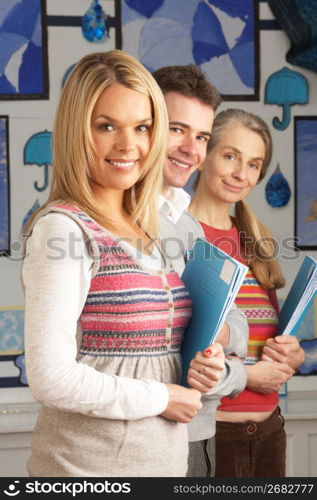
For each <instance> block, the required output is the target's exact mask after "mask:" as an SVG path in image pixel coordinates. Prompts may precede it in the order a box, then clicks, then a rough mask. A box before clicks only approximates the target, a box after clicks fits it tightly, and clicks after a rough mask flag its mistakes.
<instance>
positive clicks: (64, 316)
mask: <svg viewBox="0 0 317 500" xmlns="http://www.w3.org/2000/svg"><path fill="white" fill-rule="evenodd" d="M93 264H94V261H93V258H92V256H91V255H90V254H89V253H88V251H87V249H86V245H85V242H84V238H83V233H82V230H81V229H80V227H79V226H78V224H76V222H75V221H73V220H72V219H71V218H70V217H67V216H65V215H63V214H57V213H50V214H48V215H46V216H44V217H42V218H41V219H39V220H38V221H37V223H36V224H35V226H34V228H33V232H32V235H31V236H30V238H29V239H28V241H27V245H26V257H25V259H24V262H23V267H22V282H23V286H24V290H25V352H26V354H25V358H26V374H27V379H28V383H29V386H30V389H31V392H32V394H33V396H34V398H35V399H36V400H37V401H39V402H41V403H42V404H43V405H45V406H48V407H55V408H58V409H61V410H65V411H68V412H79V413H83V414H86V415H91V416H96V417H100V418H103V417H105V418H109V419H127V420H135V419H141V418H144V417H148V416H154V415H159V414H160V413H162V412H163V411H164V409H165V408H166V407H167V404H168V391H167V388H166V386H165V384H163V383H160V382H157V381H155V380H148V379H146V380H145V379H133V378H128V377H118V376H115V375H109V374H106V373H102V372H99V371H97V370H95V369H94V368H93V367H90V366H88V365H86V364H85V363H79V362H78V361H77V360H76V355H77V342H78V341H79V337H80V325H79V318H80V315H81V311H82V309H83V306H84V304H85V300H86V297H87V294H88V291H89V288H90V283H91V278H92V271H93Z"/></svg>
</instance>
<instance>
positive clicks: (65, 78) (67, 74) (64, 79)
mask: <svg viewBox="0 0 317 500" xmlns="http://www.w3.org/2000/svg"><path fill="white" fill-rule="evenodd" d="M75 66H76V63H75V64H72V65H71V66H69V68H67V70H66V71H65V73H64V76H63V79H62V87H64V85H65V82H66V80H67V78H68V77H69V75H70V73H71V72H72V70H73V69H74V68H75Z"/></svg>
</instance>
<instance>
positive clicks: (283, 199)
mask: <svg viewBox="0 0 317 500" xmlns="http://www.w3.org/2000/svg"><path fill="white" fill-rule="evenodd" d="M265 196H266V201H267V202H268V204H269V205H271V207H284V206H285V205H287V203H288V202H289V199H290V197H291V190H290V187H289V184H288V182H287V180H286V179H285V177H284V175H283V174H282V172H281V170H280V165H279V163H278V164H277V167H276V169H275V172H274V173H273V174H272V175H271V177H270V178H269V180H268V182H267V184H266V186H265Z"/></svg>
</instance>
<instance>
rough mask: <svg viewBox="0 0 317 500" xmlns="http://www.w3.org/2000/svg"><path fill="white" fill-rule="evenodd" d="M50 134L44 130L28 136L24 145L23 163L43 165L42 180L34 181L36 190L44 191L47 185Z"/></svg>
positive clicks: (50, 160)
mask: <svg viewBox="0 0 317 500" xmlns="http://www.w3.org/2000/svg"><path fill="white" fill-rule="evenodd" d="M51 136H52V133H51V132H48V131H47V130H44V131H43V132H38V133H37V134H34V135H32V136H31V137H30V139H29V140H28V141H27V142H26V144H25V146H24V153H23V161H24V165H34V164H35V165H38V166H39V167H43V166H44V182H43V184H42V185H39V184H38V182H37V181H36V182H34V187H35V189H36V190H37V191H44V190H45V189H46V188H47V186H48V180H49V175H48V166H49V165H51V163H52V152H51Z"/></svg>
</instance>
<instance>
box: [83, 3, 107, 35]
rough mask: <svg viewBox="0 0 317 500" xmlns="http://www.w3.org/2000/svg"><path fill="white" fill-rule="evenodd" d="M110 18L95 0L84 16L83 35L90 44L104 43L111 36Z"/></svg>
mask: <svg viewBox="0 0 317 500" xmlns="http://www.w3.org/2000/svg"><path fill="white" fill-rule="evenodd" d="M109 21H110V20H109V16H107V15H106V13H105V12H104V11H103V9H102V7H101V5H100V3H99V1H98V0H93V2H92V3H91V5H90V7H89V9H88V10H87V12H86V13H85V15H84V16H83V20H82V33H83V35H84V37H85V38H86V40H88V42H104V41H105V40H106V38H107V37H108V36H109V27H110V24H109Z"/></svg>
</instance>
